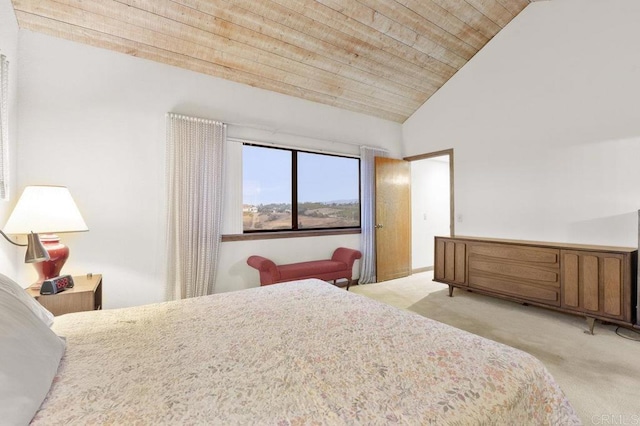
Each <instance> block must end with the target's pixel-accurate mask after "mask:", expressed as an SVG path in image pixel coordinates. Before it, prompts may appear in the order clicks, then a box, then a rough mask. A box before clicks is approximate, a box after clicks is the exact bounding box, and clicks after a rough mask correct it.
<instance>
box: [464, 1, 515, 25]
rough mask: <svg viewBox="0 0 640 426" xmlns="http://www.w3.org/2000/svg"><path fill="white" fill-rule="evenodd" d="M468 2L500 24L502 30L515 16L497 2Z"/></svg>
mask: <svg viewBox="0 0 640 426" xmlns="http://www.w3.org/2000/svg"><path fill="white" fill-rule="evenodd" d="M466 2H467V3H469V4H470V5H471V6H473V7H474V8H475V9H476V10H477V11H479V12H480V13H482V14H483V15H484V16H486V17H487V18H489V19H491V20H492V21H493V22H495V23H496V24H498V25H499V26H500V28H504V27H506V26H507V24H508V23H509V22H511V20H512V19H513V17H514V16H515V15H514V14H512V13H511V12H509V10H508V9H507V8H506V7H504V6H503V5H502V4H500V2H498V1H497V0H466Z"/></svg>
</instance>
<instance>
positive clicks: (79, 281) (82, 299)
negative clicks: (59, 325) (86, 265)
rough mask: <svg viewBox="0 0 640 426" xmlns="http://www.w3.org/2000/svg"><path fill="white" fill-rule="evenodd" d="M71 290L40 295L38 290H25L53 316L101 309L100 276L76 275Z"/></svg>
mask: <svg viewBox="0 0 640 426" xmlns="http://www.w3.org/2000/svg"><path fill="white" fill-rule="evenodd" d="M73 283H74V285H73V288H68V289H66V290H65V291H63V292H60V293H58V294H50V295H42V294H40V290H34V289H31V288H28V289H27V292H28V293H29V294H30V295H31V296H33V297H34V298H35V299H36V300H37V301H38V302H40V304H41V305H42V306H44V307H45V308H47V309H48V310H49V311H50V312H51V313H52V314H53V315H62V314H68V313H70V312H81V311H95V310H98V309H102V275H101V274H93V275H92V276H90V277H89V276H87V275H78V276H74V277H73Z"/></svg>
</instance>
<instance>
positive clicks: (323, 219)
mask: <svg viewBox="0 0 640 426" xmlns="http://www.w3.org/2000/svg"><path fill="white" fill-rule="evenodd" d="M242 174H243V177H242V179H243V182H242V192H243V195H242V202H243V206H242V228H243V231H244V232H245V233H248V232H266V231H278V230H287V231H298V230H314V229H341V228H359V227H360V159H358V158H351V157H343V156H338V155H329V154H317V153H313V152H305V151H298V150H294V149H283V148H270V147H264V146H259V145H252V144H244V145H243V147H242Z"/></svg>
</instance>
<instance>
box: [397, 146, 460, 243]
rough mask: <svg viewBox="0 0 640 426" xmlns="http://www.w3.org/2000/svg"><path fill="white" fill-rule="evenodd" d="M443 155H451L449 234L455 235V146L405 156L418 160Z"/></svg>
mask: <svg viewBox="0 0 640 426" xmlns="http://www.w3.org/2000/svg"><path fill="white" fill-rule="evenodd" d="M443 155H448V156H449V234H450V235H449V236H450V237H455V235H456V228H455V226H456V225H455V203H454V200H455V197H454V193H453V175H454V173H453V148H449V149H443V150H442V151H435V152H429V153H426V154H419V155H412V156H410V157H404V158H403V160H405V161H409V162H411V161H417V160H424V159H427V158H433V157H442V156H443Z"/></svg>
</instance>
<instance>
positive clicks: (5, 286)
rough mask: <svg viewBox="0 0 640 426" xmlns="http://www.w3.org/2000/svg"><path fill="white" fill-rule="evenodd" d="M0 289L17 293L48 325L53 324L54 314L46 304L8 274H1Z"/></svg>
mask: <svg viewBox="0 0 640 426" xmlns="http://www.w3.org/2000/svg"><path fill="white" fill-rule="evenodd" d="M0 291H6V292H9V293H11V294H13V295H15V296H16V297H17V298H18V299H20V301H21V302H22V303H24V304H25V305H26V306H27V307H28V308H29V309H30V310H31V311H32V312H33V313H34V314H35V315H36V316H37V317H38V318H40V319H41V320H42V321H43V322H44V323H45V324H47V327H51V325H52V324H53V314H52V313H51V312H49V311H48V310H47V309H46V308H45V307H44V306H42V305H41V304H39V303H38V301H37V300H36V299H34V298H33V297H31V296H30V295H29V293H27V291H26V290H25V289H24V288H22V287H20V285H19V284H18V283H16V282H15V281H13V280H12V279H11V278H9V277H7V276H6V275H2V274H0Z"/></svg>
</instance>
